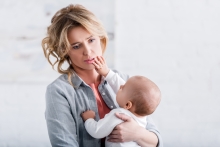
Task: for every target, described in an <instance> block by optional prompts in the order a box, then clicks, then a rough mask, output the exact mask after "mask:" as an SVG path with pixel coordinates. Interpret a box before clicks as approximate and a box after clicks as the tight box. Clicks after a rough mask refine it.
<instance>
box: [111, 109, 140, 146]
mask: <svg viewBox="0 0 220 147" xmlns="http://www.w3.org/2000/svg"><path fill="white" fill-rule="evenodd" d="M115 115H116V117H118V118H119V119H121V120H123V121H124V122H123V123H121V124H119V125H117V126H116V127H115V128H114V130H113V131H112V133H111V134H110V135H109V139H108V141H110V142H128V141H137V140H138V137H139V134H140V132H139V131H138V130H140V129H143V128H140V127H141V126H139V125H138V123H137V122H136V121H135V120H134V119H133V118H131V117H129V116H127V115H125V114H122V113H115Z"/></svg>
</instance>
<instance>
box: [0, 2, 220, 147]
mask: <svg viewBox="0 0 220 147" xmlns="http://www.w3.org/2000/svg"><path fill="white" fill-rule="evenodd" d="M71 2H72V3H81V4H83V5H85V6H86V7H88V8H90V9H91V10H92V11H94V13H95V14H96V15H97V16H98V17H99V18H100V19H102V20H103V21H104V25H105V27H106V28H107V30H108V32H109V33H113V35H114V32H115V38H113V40H111V41H110V45H109V47H108V50H107V55H106V56H107V58H108V63H109V64H110V66H111V67H115V68H116V69H117V70H119V71H121V72H124V73H128V74H130V75H136V74H139V75H145V76H147V77H149V78H150V79H152V80H153V81H155V83H157V84H158V86H159V87H160V89H161V91H162V95H163V98H162V101H161V104H160V105H159V107H158V109H157V111H156V112H155V113H154V115H153V118H154V121H155V122H156V123H157V125H158V127H159V129H160V131H161V134H162V136H163V140H164V146H166V147H209V146H212V147H218V146H220V125H219V124H220V114H219V112H220V107H219V105H220V99H219V98H220V90H219V88H220V76H219V75H220V41H219V40H220V27H219V26H220V19H219V14H220V1H218V0H206V1H202V0H190V1H189V0H185V1H181V0H169V1H168V0H154V1H150V0H138V1H137V0H136V1H134V0H115V1H101V0H95V1H89V0H78V1H76V0H75V1H70V0H66V1H58V0H57V1H54V0H47V1H45V0H36V1H35V0H32V1H26V0H20V1H15V0H10V1H8V0H1V1H0V18H3V19H1V20H0V22H1V25H0V69H1V70H0V147H6V146H7V147H28V146H31V147H41V146H43V147H47V146H50V143H49V138H48V135H47V130H46V122H45V119H44V110H45V100H44V94H45V90H46V86H47V85H48V84H49V83H50V82H51V81H53V80H54V79H55V78H56V77H57V76H58V74H56V73H55V72H54V71H53V70H52V69H51V67H50V66H49V64H48V63H47V61H46V60H45V59H44V57H43V53H42V49H41V46H40V41H41V39H42V37H44V36H45V32H46V26H47V25H48V24H49V21H50V18H51V17H52V15H53V13H54V12H55V11H56V10H58V9H59V8H61V7H63V6H66V5H67V4H68V3H71ZM113 4H114V5H113ZM100 5H102V6H106V7H103V9H101V8H102V7H100ZM104 8H105V9H104ZM107 8H108V9H107ZM100 12H102V13H100ZM45 14H47V15H45ZM114 16H115V26H114V25H113V24H111V23H113V20H114ZM114 29H115V30H114ZM114 46H115V47H114ZM111 59H115V60H111Z"/></svg>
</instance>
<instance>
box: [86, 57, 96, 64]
mask: <svg viewBox="0 0 220 147" xmlns="http://www.w3.org/2000/svg"><path fill="white" fill-rule="evenodd" d="M84 62H86V63H88V64H91V63H93V62H94V58H92V59H87V60H84Z"/></svg>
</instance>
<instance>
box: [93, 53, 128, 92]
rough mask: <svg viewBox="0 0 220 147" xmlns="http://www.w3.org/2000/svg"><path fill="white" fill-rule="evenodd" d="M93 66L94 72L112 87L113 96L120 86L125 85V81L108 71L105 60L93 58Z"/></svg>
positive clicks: (99, 57)
mask: <svg viewBox="0 0 220 147" xmlns="http://www.w3.org/2000/svg"><path fill="white" fill-rule="evenodd" d="M93 65H94V66H95V68H96V71H97V72H98V73H99V74H101V75H102V76H104V77H105V80H106V81H107V82H108V83H109V85H110V86H111V87H112V89H113V91H114V93H115V94H116V93H117V92H118V90H119V88H120V86H121V85H124V84H125V81H124V80H123V79H122V78H121V77H120V76H119V75H118V74H117V73H115V72H113V71H112V70H109V69H108V66H107V64H106V62H105V59H104V58H103V57H102V56H98V57H97V58H95V62H94V63H93Z"/></svg>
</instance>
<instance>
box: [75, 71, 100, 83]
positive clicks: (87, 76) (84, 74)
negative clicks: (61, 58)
mask: <svg viewBox="0 0 220 147" xmlns="http://www.w3.org/2000/svg"><path fill="white" fill-rule="evenodd" d="M75 72H76V73H77V75H78V76H79V77H80V78H81V79H82V80H83V81H84V82H85V83H86V84H88V85H90V84H95V85H97V84H98V83H100V81H101V75H100V74H98V73H97V72H96V71H95V69H93V70H77V69H76V70H75Z"/></svg>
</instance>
